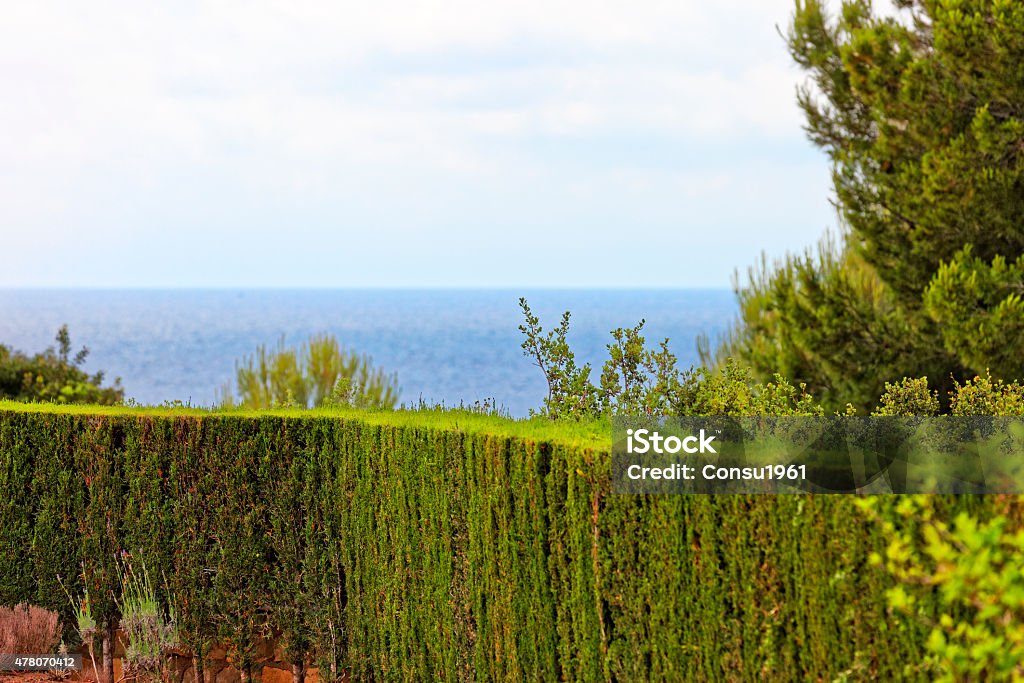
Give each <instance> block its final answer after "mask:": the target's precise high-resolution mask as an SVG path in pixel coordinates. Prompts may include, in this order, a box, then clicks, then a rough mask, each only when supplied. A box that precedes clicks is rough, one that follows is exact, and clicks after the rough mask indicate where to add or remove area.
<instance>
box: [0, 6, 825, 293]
mask: <svg viewBox="0 0 1024 683" xmlns="http://www.w3.org/2000/svg"><path fill="white" fill-rule="evenodd" d="M791 11H792V0H722V1H719V2H707V1H706V0H671V1H658V2H649V1H638V2H633V3H623V2H619V1H605V0H598V1H593V0H588V1H586V2H584V1H582V0H562V1H551V0H496V1H494V2H485V3H481V2H478V1H476V0H473V1H470V0H446V1H445V2H440V1H438V0H432V1H429V2H407V1H404V0H403V1H395V0H381V1H377V2H372V3H354V2H340V3H339V2H318V1H317V2H313V1H308V2H296V1H282V2H260V1H252V0H248V1H244V2H243V1H234V0H222V1H219V2H204V3H199V2H178V3H114V2H102V1H99V2H92V3H86V4H83V3H80V2H66V3H63V2H51V1H49V0H40V1H39V2H31V3H17V4H15V5H14V6H12V7H9V8H7V9H6V10H5V20H4V22H3V23H2V24H0V79H2V81H3V82H4V84H5V94H4V96H3V101H2V104H0V131H3V133H0V158H2V162H0V231H2V240H3V241H2V244H3V247H4V251H5V252H7V253H5V255H4V258H3V267H2V268H0V287H37V286H39V287H78V286H85V287H381V286H385V287H387V286H390V287H453V286H454V287H593V286H598V287H602V286H603V287H726V286H728V285H729V282H730V278H731V275H732V273H733V272H734V270H736V269H737V268H739V269H741V270H745V269H746V267H747V266H748V265H751V264H753V263H754V262H755V261H756V260H757V259H758V258H759V255H760V253H761V252H762V251H765V252H767V253H768V254H769V255H771V256H779V255H781V254H783V253H785V252H786V251H798V250H802V249H804V248H805V247H808V246H811V245H812V244H813V243H814V242H815V241H816V240H817V239H818V238H819V237H820V236H821V235H822V234H823V232H824V231H825V230H826V229H827V228H829V227H830V226H832V225H834V223H835V217H834V213H833V210H832V208H831V206H830V205H829V203H828V198H829V180H828V165H827V162H826V160H825V158H824V156H823V155H822V154H821V153H820V152H818V151H816V150H814V149H813V148H811V146H810V144H809V143H808V142H807V141H806V140H805V138H804V135H803V132H802V130H801V117H800V113H799V111H798V109H797V107H796V105H795V98H794V87H795V85H796V84H797V83H798V82H800V81H801V80H802V78H803V76H802V75H801V73H800V72H799V70H798V69H797V68H796V67H795V66H794V65H791V63H790V61H789V58H788V56H787V54H786V51H785V46H784V44H783V41H782V38H780V36H779V35H778V33H777V32H776V25H780V26H785V23H786V21H787V18H788V16H789V14H790V12H791Z"/></svg>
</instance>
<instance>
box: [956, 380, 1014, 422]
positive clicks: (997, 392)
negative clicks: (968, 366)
mask: <svg viewBox="0 0 1024 683" xmlns="http://www.w3.org/2000/svg"><path fill="white" fill-rule="evenodd" d="M950 413H951V414H953V415H1024V387H1022V386H1021V385H1020V384H1018V383H1017V382H1013V383H1011V384H1007V383H1005V382H1003V380H1001V379H992V376H991V375H989V374H988V373H986V374H985V376H984V377H974V378H972V379H968V380H967V381H966V382H964V383H963V384H959V383H958V384H957V385H956V389H955V391H954V392H953V394H952V402H951V405H950Z"/></svg>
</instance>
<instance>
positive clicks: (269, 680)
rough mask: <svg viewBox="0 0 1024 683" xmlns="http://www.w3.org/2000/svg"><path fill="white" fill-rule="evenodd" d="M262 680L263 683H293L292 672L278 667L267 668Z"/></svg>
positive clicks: (264, 669)
mask: <svg viewBox="0 0 1024 683" xmlns="http://www.w3.org/2000/svg"><path fill="white" fill-rule="evenodd" d="M260 680H261V681H262V682H263V683H292V672H291V671H285V670H284V669H279V668H278V667H276V666H265V667H263V673H262V674H261V676H260Z"/></svg>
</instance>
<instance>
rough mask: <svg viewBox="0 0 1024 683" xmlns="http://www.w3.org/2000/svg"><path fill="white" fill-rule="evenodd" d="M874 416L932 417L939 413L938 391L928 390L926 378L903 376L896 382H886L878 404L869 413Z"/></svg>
mask: <svg viewBox="0 0 1024 683" xmlns="http://www.w3.org/2000/svg"><path fill="white" fill-rule="evenodd" d="M871 414H872V415H876V416H899V417H932V416H934V415H938V414H939V393H938V392H937V391H929V390H928V378H927V377H920V378H918V379H911V378H909V377H904V378H903V379H901V380H900V381H898V382H886V383H885V393H884V394H882V398H881V399H880V400H879V406H878V407H877V408H875V410H874V412H873V413H871Z"/></svg>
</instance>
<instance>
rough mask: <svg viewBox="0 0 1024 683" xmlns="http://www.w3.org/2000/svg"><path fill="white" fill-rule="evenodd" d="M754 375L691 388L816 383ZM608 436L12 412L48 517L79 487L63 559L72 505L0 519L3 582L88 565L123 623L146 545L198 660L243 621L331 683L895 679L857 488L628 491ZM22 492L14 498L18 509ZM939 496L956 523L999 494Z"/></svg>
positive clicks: (349, 415)
mask: <svg viewBox="0 0 1024 683" xmlns="http://www.w3.org/2000/svg"><path fill="white" fill-rule="evenodd" d="M742 376H743V375H742V373H740V372H739V371H738V370H737V371H735V372H734V375H733V376H732V377H731V378H729V377H727V376H725V375H715V377H717V379H711V380H708V381H711V382H712V383H713V384H712V386H714V387H715V388H716V389H715V390H716V391H722V392H725V396H724V398H723V400H722V401H720V402H713V401H712V400H711V399H712V396H711V395H710V394H706V395H705V394H700V393H698V397H700V399H699V401H697V402H696V403H694V405H697V406H703V407H704V408H705V409H707V411H708V412H710V411H712V410H717V411H730V410H731V411H739V410H741V409H742V408H743V407H749V406H762V407H763V406H776V407H777V408H778V409H779V411H786V410H789V411H794V410H797V408H796V406H798V405H799V403H800V401H801V400H802V399H801V398H800V396H801V393H800V390H799V389H798V388H795V387H792V386H789V385H787V384H785V383H781V382H780V383H774V384H772V385H766V386H765V387H761V389H760V390H759V391H758V392H755V393H749V392H745V391H744V390H742V389H741V386H740V385H741V384H742V381H741V377H742ZM769 386H770V387H771V388H769ZM703 391H707V392H710V391H711V388H707V389H704V390H703ZM759 402H760V403H759ZM607 429H608V423H607V422H606V421H603V420H601V421H596V422H586V421H583V422H576V421H571V422H568V423H554V424H552V423H551V422H550V421H549V420H538V421H528V422H512V421H509V420H502V419H497V418H493V417H487V416H481V415H476V414H472V413H467V412H443V411H427V412H424V413H414V412H405V411H397V412H392V413H358V412H345V411H341V412H333V413H327V412H323V411H292V412H282V413H245V412H231V413H226V414H218V413H204V412H201V411H186V410H181V409H176V410H148V411H146V410H129V409H107V410H103V409H100V408H90V409H84V410H83V409H80V410H78V412H74V409H72V408H68V409H64V410H62V409H59V408H48V407H45V406H35V407H29V406H17V405H15V404H4V405H0V434H3V435H5V436H4V438H3V440H2V441H0V458H4V459H6V460H7V461H11V462H17V463H19V467H23V468H25V471H27V472H30V473H33V475H32V479H31V488H32V490H33V491H34V492H35V493H39V494H45V495H48V496H50V497H51V499H52V500H51V503H47V504H46V505H48V506H49V507H50V508H51V509H54V501H56V496H57V493H56V491H60V490H64V489H61V488H60V487H61V486H64V487H66V490H72V491H78V492H79V493H78V494H76V495H78V496H80V498H78V499H77V500H78V501H79V502H76V503H73V504H72V507H69V508H68V509H69V510H71V509H76V510H78V512H76V513H75V514H76V515H77V517H78V520H79V523H78V524H77V525H76V526H74V527H73V528H72V529H71V530H70V532H69V535H68V536H65V538H64V542H65V543H66V544H67V545H68V546H69V547H71V548H72V549H73V553H72V554H71V555H70V556H67V557H64V556H62V555H59V554H46V553H44V552H43V551H44V549H43V548H41V547H40V546H39V545H37V544H34V543H33V540H32V539H33V538H34V537H36V536H39V534H40V533H42V531H40V529H39V528H38V525H39V524H40V523H42V525H43V526H42V530H45V531H46V533H51V531H50V530H53V529H57V528H59V524H57V523H56V521H55V520H58V519H61V518H62V517H61V515H63V514H64V512H61V514H60V515H57V514H55V513H50V514H48V515H46V516H42V515H41V514H40V511H41V510H42V509H43V504H42V503H40V504H38V505H37V504H35V503H32V500H35V499H34V498H26V500H27V501H28V502H29V512H27V513H26V518H25V519H26V521H25V522H24V523H22V524H15V525H11V526H3V527H0V548H10V549H12V550H13V551H16V552H17V553H19V554H20V557H22V558H23V559H24V558H26V557H27V558H28V559H29V561H30V563H31V564H32V566H33V567H34V568H33V570H32V571H31V572H29V573H28V575H27V576H24V575H22V574H21V573H19V571H18V570H17V569H13V568H11V565H5V569H4V571H5V572H12V573H11V574H9V575H10V576H13V577H15V579H16V580H14V581H13V582H10V583H9V584H8V583H6V582H7V581H8V574H4V575H2V576H0V578H2V580H3V581H4V582H5V585H7V586H8V587H7V589H6V590H7V591H8V592H7V593H5V600H13V601H15V602H16V601H19V600H23V599H25V598H27V597H31V596H33V595H35V594H36V591H37V590H38V587H39V586H40V585H44V584H45V583H46V582H47V581H50V580H52V579H51V576H55V575H56V574H58V573H59V574H60V575H61V576H62V577H69V576H74V575H76V574H77V573H78V569H79V567H80V563H84V567H85V571H84V583H85V585H84V586H82V588H86V587H87V588H88V591H89V598H90V607H91V609H92V611H93V617H94V619H95V620H96V621H97V623H98V624H99V625H100V627H102V626H103V625H104V624H106V623H109V621H108V620H112V619H118V618H120V617H121V616H123V615H122V614H121V613H120V609H119V604H124V602H123V599H124V598H123V592H122V591H123V587H122V586H121V574H120V571H119V567H118V565H117V563H116V561H115V558H116V557H117V556H118V555H119V553H120V552H121V551H131V552H132V554H133V559H135V558H137V559H138V560H139V561H140V562H142V561H144V562H145V564H146V566H147V567H148V568H149V572H150V575H151V576H153V577H156V576H160V577H162V578H163V577H166V585H167V588H168V589H169V591H168V593H169V595H167V594H161V591H160V590H159V587H155V588H157V590H156V593H157V594H158V600H159V601H160V604H161V605H163V606H165V607H166V606H167V605H168V603H170V602H173V604H174V607H175V612H176V613H177V616H178V625H179V631H180V635H181V638H182V640H183V642H184V643H186V644H187V645H188V647H190V648H192V649H193V651H195V652H197V653H199V654H200V656H202V654H203V653H204V652H205V651H206V649H207V648H208V647H209V645H210V644H211V643H212V642H214V641H219V640H222V639H224V638H226V641H227V644H228V645H230V649H231V653H232V656H233V657H234V658H235V660H236V662H237V663H238V664H239V665H240V666H243V667H244V666H245V664H246V663H247V662H248V661H249V660H251V659H252V657H253V656H254V652H253V647H254V644H255V642H256V641H257V639H258V638H259V637H261V636H263V635H266V634H268V633H272V632H281V633H283V634H284V635H285V638H286V647H287V648H288V652H289V656H290V657H293V658H295V659H296V660H298V659H300V658H301V660H302V661H303V662H305V663H306V664H307V665H308V664H312V663H314V662H317V663H319V664H320V666H321V671H322V672H324V674H325V676H326V677H327V678H330V677H331V672H333V673H334V675H335V676H336V677H339V678H340V677H341V676H342V675H345V674H346V673H347V675H349V676H351V677H352V678H353V679H374V680H424V679H431V680H436V679H440V680H451V681H456V680H465V679H468V678H480V679H491V680H550V679H553V678H554V679H568V680H579V681H606V680H610V679H613V678H614V679H617V680H722V679H732V680H755V679H758V680H760V679H764V678H768V679H774V680H806V679H823V680H831V679H833V678H835V677H837V676H840V675H843V674H844V672H857V671H865V672H870V673H871V675H874V676H876V677H878V678H881V679H892V678H898V677H901V676H903V675H904V672H903V662H906V661H920V660H921V658H922V657H923V656H924V654H925V652H926V643H927V636H928V630H927V628H925V627H924V626H922V625H920V624H917V623H915V622H911V621H907V620H905V619H903V618H902V617H900V616H899V615H898V614H891V615H890V614H889V613H888V612H887V607H888V603H887V600H886V594H885V591H886V590H887V589H888V588H890V587H891V586H892V580H891V579H890V578H889V577H888V576H887V575H885V574H884V573H882V572H874V571H870V570H869V569H870V568H869V567H867V565H866V558H867V557H868V556H869V555H870V554H871V553H872V552H882V551H883V550H884V543H885V537H884V534H883V533H882V530H880V529H879V528H877V527H875V526H874V525H871V524H869V523H867V522H866V521H865V520H864V518H863V517H862V516H861V515H859V514H858V513H857V510H856V508H855V506H854V504H853V501H852V500H851V499H850V498H848V497H841V496H820V497H801V496H786V497H770V496H761V497H758V496H623V495H615V494H613V493H612V491H611V468H610V463H609V459H608V457H607V452H606V451H605V450H604V449H605V448H606V447H607V444H606V441H605V439H606V438H607V437H606V434H607ZM6 435H12V437H13V436H16V438H8V437H7V436H6ZM37 446H43V447H41V448H37ZM55 469H65V470H66V472H67V474H68V477H67V479H68V480H70V481H72V482H78V484H76V485H75V486H70V485H69V484H68V483H67V482H65V483H64V484H61V482H60V479H59V478H57V477H54V476H53V474H52V473H53V471H54V470H55ZM36 474H38V476H36ZM6 476H7V479H5V480H2V482H3V485H4V486H5V487H8V486H15V487H17V486H24V485H25V484H24V482H23V481H21V480H18V479H15V478H11V477H10V476H9V474H8V475H6ZM69 486H70V488H67V487H69ZM48 491H49V493H47V492H48ZM17 493H18V492H17V491H14V490H11V489H10V488H4V489H3V490H0V512H3V511H6V512H5V514H10V513H11V510H10V509H9V506H8V507H4V506H5V505H7V503H6V501H7V500H9V499H10V497H12V496H14V495H15V494H17ZM944 500H947V506H948V508H949V510H950V512H949V514H950V515H953V514H954V513H955V512H957V511H959V510H961V509H966V510H968V511H973V512H977V510H975V509H972V508H969V507H965V506H969V505H972V504H976V505H982V506H983V508H984V506H987V505H989V502H988V501H987V499H982V500H981V501H980V502H975V503H972V502H971V501H959V500H955V499H944ZM142 503H145V505H143V504H142ZM73 506H78V507H77V508H75V507H73ZM984 509H987V508H984ZM950 518H952V516H951V517H950ZM145 530H148V531H149V538H148V539H145V542H141V541H142V540H143V539H142V536H143V532H144V531H145ZM69 538H70V540H71V542H70V543H68V540H69ZM168 548H172V549H174V550H175V552H168V551H167V549H168ZM108 558H109V559H108ZM296 577H301V580H300V581H295V582H294V583H293V582H291V581H290V580H289V579H295V578H296ZM161 585H162V582H161ZM74 590H76V591H78V592H77V594H81V588H76V589H74ZM868 625H870V627H869V626H868ZM851 675H852V674H851ZM915 677H916V678H917V679H920V680H926V679H927V678H928V674H926V673H924V672H921V673H920V674H918V675H915V676H912V677H911V678H915Z"/></svg>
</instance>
